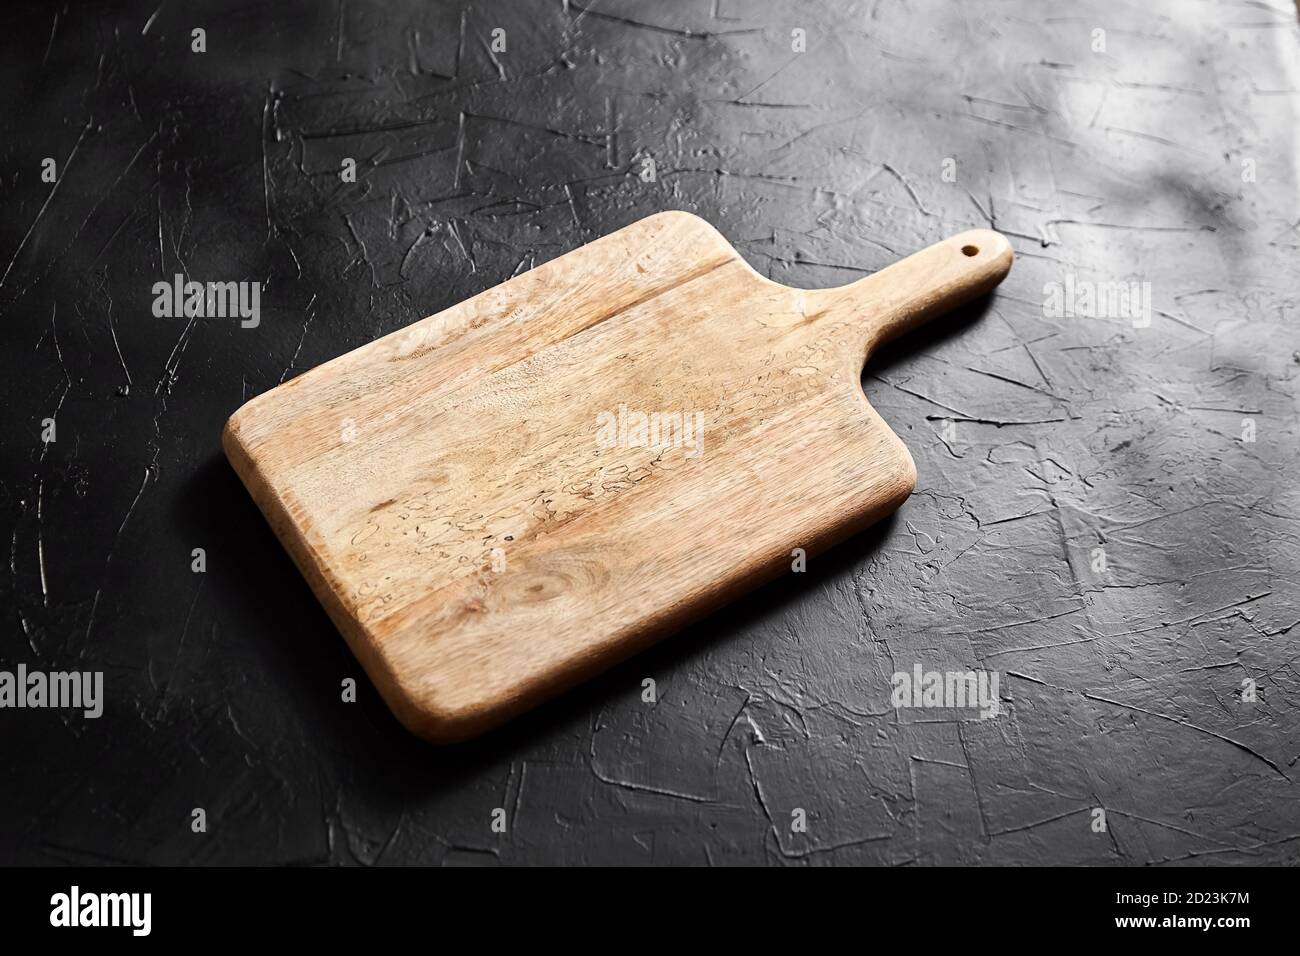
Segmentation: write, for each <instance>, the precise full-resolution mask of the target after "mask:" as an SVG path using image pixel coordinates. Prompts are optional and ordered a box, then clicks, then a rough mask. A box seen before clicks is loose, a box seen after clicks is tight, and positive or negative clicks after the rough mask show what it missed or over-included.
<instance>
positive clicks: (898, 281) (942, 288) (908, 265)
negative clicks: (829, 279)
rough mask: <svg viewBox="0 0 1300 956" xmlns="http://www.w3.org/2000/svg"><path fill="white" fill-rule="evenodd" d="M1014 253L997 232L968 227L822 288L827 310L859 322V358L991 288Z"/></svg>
mask: <svg viewBox="0 0 1300 956" xmlns="http://www.w3.org/2000/svg"><path fill="white" fill-rule="evenodd" d="M1013 258H1014V254H1013V253H1012V250H1011V243H1010V242H1008V241H1007V238H1006V237H1005V236H1003V235H1002V234H1001V233H997V232H994V231H993V230H991V229H972V230H970V231H969V232H963V233H959V234H958V235H955V236H951V237H950V238H948V239H944V240H943V241H942V242H937V243H935V244H934V245H932V246H929V247H927V248H925V249H922V250H921V251H920V252H917V253H915V254H913V255H910V256H908V257H907V258H906V259H902V260H900V261H898V262H896V263H894V264H893V265H891V266H888V267H886V268H884V269H881V270H880V271H879V272H877V273H874V274H873V275H870V276H867V277H866V278H865V279H859V280H858V281H857V282H854V283H851V284H850V285H846V286H841V287H839V288H838V289H828V290H826V294H827V296H828V297H829V302H828V303H827V309H828V311H830V312H833V313H836V314H837V317H838V318H841V319H842V318H848V317H849V316H852V318H853V319H854V320H855V321H858V322H860V323H862V325H863V326H864V332H865V333H866V334H865V341H864V342H863V346H862V355H861V356H857V357H858V358H862V359H863V360H865V359H866V357H867V356H868V355H870V354H871V352H873V351H874V350H875V349H876V348H878V347H879V346H881V345H883V344H885V343H886V342H889V341H891V340H892V339H895V338H897V337H898V336H900V335H902V334H903V333H905V332H910V331H911V330H912V329H915V328H916V327H917V326H919V325H922V324H923V323H925V322H928V321H929V320H930V319H932V318H935V317H936V316H939V315H943V314H944V313H946V312H950V311H951V310H953V309H955V308H957V307H958V306H959V305H963V304H965V303H966V302H970V301H971V300H973V299H977V298H979V297H980V296H982V295H984V294H986V293H988V292H989V291H991V290H992V289H993V287H994V286H996V285H997V284H998V283H999V282H1001V281H1002V280H1003V279H1004V278H1005V277H1006V275H1007V273H1008V272H1009V271H1011V262H1012V259H1013ZM846 313H847V315H846Z"/></svg>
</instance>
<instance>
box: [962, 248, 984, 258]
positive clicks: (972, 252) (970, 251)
mask: <svg viewBox="0 0 1300 956" xmlns="http://www.w3.org/2000/svg"><path fill="white" fill-rule="evenodd" d="M961 254H962V255H963V256H978V255H979V254H980V248H979V246H962V247H961Z"/></svg>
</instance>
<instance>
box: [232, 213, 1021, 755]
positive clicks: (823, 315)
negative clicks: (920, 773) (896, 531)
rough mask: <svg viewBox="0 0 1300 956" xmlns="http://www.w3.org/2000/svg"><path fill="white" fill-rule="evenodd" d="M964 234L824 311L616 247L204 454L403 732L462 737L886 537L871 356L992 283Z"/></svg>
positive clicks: (712, 250)
mask: <svg viewBox="0 0 1300 956" xmlns="http://www.w3.org/2000/svg"><path fill="white" fill-rule="evenodd" d="M1011 259H1012V253H1011V247H1010V244H1009V243H1008V242H1007V240H1006V239H1005V238H1003V237H1002V236H1001V235H999V234H997V233H995V232H988V231H984V230H978V231H974V232H966V233H962V234H961V235H958V236H955V237H953V238H951V239H947V240H945V241H943V242H940V243H938V244H937V245H934V246H931V247H929V248H928V249H925V250H923V251H922V252H918V253H917V254H915V255H913V256H910V257H909V258H907V259H904V260H903V261H901V262H898V263H896V264H894V265H892V266H890V267H889V268H887V269H884V270H883V271H881V272H878V273H876V274H875V275H872V276H870V277H868V278H865V279H862V280H860V281H858V282H855V283H853V284H852V285H847V286H843V287H841V288H836V289H818V290H807V291H804V290H798V289H792V288H789V287H787V286H783V285H779V284H777V283H775V282H772V281H770V280H768V279H766V278H764V277H762V276H760V275H759V274H758V273H756V272H755V271H754V270H753V269H752V268H750V266H749V265H748V264H746V262H745V261H744V260H743V259H742V258H741V257H740V256H739V255H738V254H737V253H736V251H735V249H733V248H732V247H731V245H730V244H729V243H728V242H727V241H726V240H725V239H724V238H723V237H722V236H721V235H720V234H719V233H718V232H717V231H716V230H715V229H714V228H713V227H712V226H710V225H709V224H708V223H706V222H705V221H704V220H702V219H699V218H697V217H695V216H692V215H689V214H687V213H682V212H667V213H661V214H659V215H656V216H651V217H650V218H648V219H643V220H641V221H640V222H638V223H635V224H634V225H631V226H629V227H627V228H626V229H621V230H619V231H618V232H615V233H613V234H611V235H609V236H606V237H604V238H602V239H599V240H597V241H596V242H593V243H591V244H590V245H587V246H584V247H582V248H581V249H578V250H576V251H574V252H571V253H569V254H568V255H565V256H562V257H560V258H558V259H555V260H553V261H551V262H549V263H547V264H545V265H542V266H539V267H537V268H535V269H533V270H532V271H531V272H527V273H524V274H523V275H520V276H518V277H516V278H514V279H511V280H510V281H508V282H505V283H503V284H501V285H499V286H497V287H495V288H493V289H489V290H488V291H486V292H483V293H482V294H480V295H477V296H475V297H474V298H472V299H469V300H467V301H465V302H462V303H461V304H459V305H457V306H454V307H452V308H450V309H447V310H446V311H445V312H441V313H439V314H438V315H435V316H432V317H430V318H427V319H424V320H422V321H420V322H416V323H415V324H413V325H411V326H409V327H408V328H405V329H403V330H401V331H400V332H395V333H393V334H392V335H388V336H385V337H384V338H381V339H379V340H377V341H375V342H372V343H370V344H369V345H366V346H364V347H362V348H359V349H357V350H356V351H354V352H350V353H348V354H347V355H344V356H341V357H339V358H337V359H334V360H333V361H331V362H327V363H325V364H324V365H322V366H320V367H319V368H316V369H313V370H312V371H310V372H307V373H305V374H303V375H301V376H299V377H298V378H295V379H292V380H291V381H289V382H286V383H285V384H283V385H281V386H279V387H278V388H274V389H272V390H271V391H269V392H267V393H265V394H264V395H261V396H259V397H258V398H255V399H253V400H252V401H250V402H248V403H247V404H246V405H244V406H243V407H242V408H241V409H239V411H238V412H236V413H235V414H234V415H233V416H232V417H231V419H230V421H229V422H228V423H227V425H226V428H225V433H224V436H223V443H224V445H225V449H226V454H227V455H228V457H229V458H230V461H231V463H232V464H233V465H234V467H235V470H236V471H237V472H238V473H239V475H240V477H241V478H242V479H243V481H244V484H245V485H246V486H247V487H248V490H249V491H250V492H251V493H252V495H253V497H254V498H255V499H256V501H257V503H258V505H259V506H260V507H261V509H262V511H263V512H264V513H265V515H266V517H267V519H268V520H269V521H270V523H271V526H272V527H273V528H274V529H275V532H276V534H277V535H278V536H279V538H280V540H281V541H282V542H283V543H284V546H285V548H286V549H288V551H289V553H290V554H291V555H292V556H293V559H294V561H295V562H296V563H297V565H298V568H299V569H300V570H301V571H302V573H303V575H304V576H305V577H306V578H307V580H308V582H309V583H310V584H311V587H312V589H313V590H314V591H315V593H316V596H317V597H318V598H319V599H320V601H321V602H322V604H324V606H325V608H326V609H327V610H328V612H329V614H330V617H331V618H332V619H333V621H334V623H335V624H336V625H337V626H338V628H339V630H340V631H342V633H343V635H344V637H345V638H346V639H347V641H348V643H349V645H350V646H351V647H352V650H353V652H354V653H355V654H356V655H357V657H358V658H359V659H360V660H361V663H362V664H363V665H364V667H365V669H366V671H367V673H368V674H369V675H370V677H371V679H372V680H373V681H374V683H375V684H376V686H377V687H378V688H379V690H380V691H381V693H382V694H383V696H384V698H385V699H386V700H387V702H388V704H389V706H390V707H391V708H392V710H393V712H394V713H395V714H396V715H397V717H398V718H399V719H400V720H401V721H402V722H403V723H404V724H405V725H406V726H407V727H409V728H410V729H411V730H412V731H414V732H415V733H417V734H420V735H421V736H423V737H426V738H428V739H429V740H433V741H452V740H458V739H463V738H466V737H470V736H473V735H475V734H478V733H480V732H482V731H484V730H486V729H488V728H489V727H492V726H493V725H495V724H498V723H500V722H502V721H504V720H506V719H507V718H509V717H512V716H514V715H516V714H519V713H520V712H522V711H524V710H527V709H528V708H530V707H532V706H534V705H535V704H537V703H539V702H540V701H542V700H544V699H546V698H548V697H551V696H553V695H554V694H557V693H559V692H560V691H562V690H564V689H565V688H567V687H570V686H572V685H574V684H576V683H578V682H579V681H582V680H584V679H586V678H588V677H591V676H592V675H593V674H595V673H597V672H598V671H601V670H603V669H605V668H607V667H609V666H610V665H612V664H614V663H616V662H617V661H619V660H621V659H623V658H625V657H627V656H628V655H630V654H632V653H633V652H635V651H637V650H640V649H641V648H644V647H646V646H647V645H649V644H651V643H652V642H654V641H656V640H658V639H659V638H661V637H664V636H665V635H667V634H669V633H671V632H672V631H674V630H676V629H678V628H680V627H681V626H682V625H684V624H686V623H687V622H689V621H691V620H692V619H695V618H698V617H700V616H701V615H703V614H705V613H707V612H708V611H710V610H712V609H713V608H716V607H718V606H719V605H721V604H723V603H725V602H727V601H730V600H732V599H734V598H736V597H738V596H739V595H741V594H743V593H745V592H746V591H748V590H750V589H751V588H753V587H755V586H756V585H758V584H761V583H762V582H764V581H765V580H768V579H771V578H773V577H775V576H777V575H779V574H781V573H783V572H787V571H789V570H790V569H791V566H792V562H793V561H794V557H793V556H792V555H793V554H794V552H795V549H800V548H801V549H803V550H804V551H805V552H806V553H807V554H808V555H813V554H816V553H817V552H818V551H821V550H823V549H824V548H827V547H829V546H830V545H833V544H835V543H836V542H838V541H840V540H842V539H843V538H845V537H847V536H849V535H851V534H853V533H855V532H857V531H860V530H862V529H863V528H865V527H867V526H868V525H870V524H871V523H872V522H874V521H876V520H878V519H879V518H881V517H882V516H884V515H886V514H888V513H890V512H891V511H893V510H894V509H895V508H897V507H898V505H899V504H900V503H901V502H902V501H903V500H904V499H905V498H906V497H907V496H908V495H909V494H910V493H911V491H912V489H913V487H914V485H915V481H916V469H915V466H914V465H913V463H912V457H911V455H910V454H909V453H908V451H907V448H906V447H905V446H904V445H903V443H902V441H901V440H900V439H899V438H898V436H896V435H895V434H894V433H893V432H892V431H890V430H889V427H888V426H887V425H886V424H885V423H884V422H883V421H882V420H881V419H880V417H879V416H878V415H877V414H876V413H875V411H873V410H872V408H871V406H870V405H869V404H867V400H866V397H865V396H864V395H863V393H862V388H861V384H860V377H861V371H862V366H863V363H864V361H865V360H866V357H867V355H868V354H869V353H870V352H871V351H872V349H874V348H875V347H876V346H878V345H880V344H881V343H882V342H884V341H886V340H888V339H891V338H893V337H894V336H896V335H898V334H899V333H901V332H904V331H906V330H907V329H909V328H912V327H914V326H916V325H919V324H920V323H922V322H924V321H925V320H927V319H929V318H931V317H933V316H936V315H939V314H940V313H943V312H945V311H947V310H949V309H951V308H953V307H954V306H956V305H959V304H960V303H962V302H965V301H967V300H969V299H972V298H974V297H976V296H979V295H981V294H983V293H986V292H988V291H989V290H990V289H992V288H993V287H994V286H995V285H996V284H997V283H998V282H999V281H1001V279H1002V278H1003V276H1005V275H1006V274H1007V271H1008V270H1009V269H1010V267H1011Z"/></svg>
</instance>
